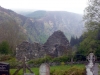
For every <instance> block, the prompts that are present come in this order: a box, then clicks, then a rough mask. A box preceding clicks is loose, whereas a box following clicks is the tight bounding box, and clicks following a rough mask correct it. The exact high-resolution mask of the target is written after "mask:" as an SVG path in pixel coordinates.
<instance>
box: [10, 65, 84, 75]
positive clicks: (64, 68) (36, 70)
mask: <svg viewBox="0 0 100 75" xmlns="http://www.w3.org/2000/svg"><path fill="white" fill-rule="evenodd" d="M72 66H75V67H78V68H80V69H82V68H84V67H85V65H83V64H76V65H60V66H52V67H50V72H53V71H67V70H69V69H70V68H71V67H72ZM31 70H32V71H33V72H34V73H35V75H39V68H31ZM15 71H16V69H10V73H11V75H12V74H13V73H14V72H15ZM27 72H28V73H29V71H28V70H27ZM22 73H23V70H22V69H21V70H20V71H19V73H18V74H17V75H22Z"/></svg>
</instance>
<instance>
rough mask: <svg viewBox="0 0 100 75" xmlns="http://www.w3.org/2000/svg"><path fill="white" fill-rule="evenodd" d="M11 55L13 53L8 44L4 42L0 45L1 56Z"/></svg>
mask: <svg viewBox="0 0 100 75" xmlns="http://www.w3.org/2000/svg"><path fill="white" fill-rule="evenodd" d="M9 53H11V51H10V46H9V44H8V42H7V41H3V42H2V43H1V44H0V54H9Z"/></svg>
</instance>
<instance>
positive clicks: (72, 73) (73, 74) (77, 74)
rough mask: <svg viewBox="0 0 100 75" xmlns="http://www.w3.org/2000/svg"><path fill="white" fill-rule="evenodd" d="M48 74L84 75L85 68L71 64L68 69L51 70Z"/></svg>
mask: <svg viewBox="0 0 100 75" xmlns="http://www.w3.org/2000/svg"><path fill="white" fill-rule="evenodd" d="M50 75H85V68H77V67H76V66H73V67H71V68H70V69H69V70H53V71H51V73H50Z"/></svg>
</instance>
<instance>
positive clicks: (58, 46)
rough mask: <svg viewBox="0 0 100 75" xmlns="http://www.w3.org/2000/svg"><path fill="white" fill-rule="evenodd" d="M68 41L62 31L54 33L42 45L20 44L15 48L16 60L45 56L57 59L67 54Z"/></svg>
mask: <svg viewBox="0 0 100 75" xmlns="http://www.w3.org/2000/svg"><path fill="white" fill-rule="evenodd" d="M68 48H69V41H68V40H67V38H66V36H65V35H64V33H63V32H62V31H55V32H54V33H53V34H52V35H51V36H50V37H49V38H48V40H47V41H46V43H44V45H41V44H39V43H33V44H32V43H29V42H22V43H21V44H20V45H18V46H17V48H16V58H17V59H21V58H22V57H23V56H26V58H27V59H35V58H41V57H44V56H45V55H49V56H52V57H59V56H62V55H64V54H66V53H67V50H68Z"/></svg>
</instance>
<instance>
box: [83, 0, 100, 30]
mask: <svg viewBox="0 0 100 75" xmlns="http://www.w3.org/2000/svg"><path fill="white" fill-rule="evenodd" d="M84 20H85V24H86V28H87V30H88V31H89V30H92V31H94V30H100V0H89V6H88V7H87V8H86V9H85V14H84Z"/></svg>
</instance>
